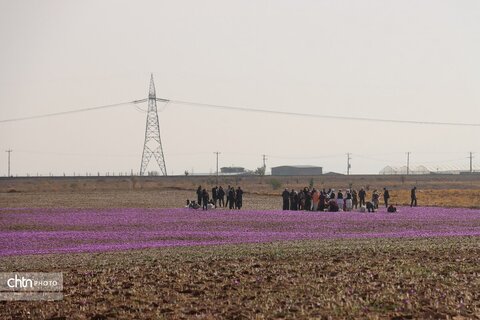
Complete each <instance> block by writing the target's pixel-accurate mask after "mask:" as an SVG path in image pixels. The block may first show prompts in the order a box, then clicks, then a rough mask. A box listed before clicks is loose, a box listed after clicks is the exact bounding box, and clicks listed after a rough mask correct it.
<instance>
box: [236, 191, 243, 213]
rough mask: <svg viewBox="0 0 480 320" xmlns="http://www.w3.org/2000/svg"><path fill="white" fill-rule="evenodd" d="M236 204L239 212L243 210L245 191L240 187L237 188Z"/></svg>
mask: <svg viewBox="0 0 480 320" xmlns="http://www.w3.org/2000/svg"><path fill="white" fill-rule="evenodd" d="M235 200H236V201H235V203H236V207H237V209H238V210H240V209H242V205H243V190H242V188H240V187H238V188H237V196H236V199H235Z"/></svg>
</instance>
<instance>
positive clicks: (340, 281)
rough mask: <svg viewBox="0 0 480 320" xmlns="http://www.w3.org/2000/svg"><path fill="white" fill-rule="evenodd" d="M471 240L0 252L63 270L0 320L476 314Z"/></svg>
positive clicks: (475, 258)
mask: <svg viewBox="0 0 480 320" xmlns="http://www.w3.org/2000/svg"><path fill="white" fill-rule="evenodd" d="M479 257H480V246H479V242H478V239H477V238H469V237H463V238H455V237H450V238H435V239H376V240H336V241H330V240H329V241H304V242H282V243H271V244H255V245H227V246H218V247H217V246H215V247H195V248H170V249H167V248H164V249H161V250H156V249H150V250H133V251H125V252H114V253H99V254H69V255H42V256H21V257H9V258H3V259H0V262H1V263H0V271H11V270H17V271H22V270H25V271H27V270H28V271H31V270H35V271H45V272H53V271H59V272H63V273H64V279H65V280H64V281H65V283H64V285H65V289H64V295H65V296H64V300H63V301H60V302H43V303H39V302H0V318H1V319H52V320H53V319H57V320H58V319H133V318H138V319H164V318H166V319H191V318H196V319H198V318H200V319H281V318H286V319H307V318H308V319H311V318H317V319H337V318H341V319H345V318H350V319H353V318H369V319H378V318H381V319H412V318H415V319H478V318H480V277H479V274H480V258H479Z"/></svg>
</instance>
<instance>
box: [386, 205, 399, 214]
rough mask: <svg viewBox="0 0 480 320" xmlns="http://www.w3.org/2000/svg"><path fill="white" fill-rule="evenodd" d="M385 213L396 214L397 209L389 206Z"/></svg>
mask: <svg viewBox="0 0 480 320" xmlns="http://www.w3.org/2000/svg"><path fill="white" fill-rule="evenodd" d="M387 212H391V213H393V212H397V208H395V207H394V206H393V204H391V205H389V206H388V208H387Z"/></svg>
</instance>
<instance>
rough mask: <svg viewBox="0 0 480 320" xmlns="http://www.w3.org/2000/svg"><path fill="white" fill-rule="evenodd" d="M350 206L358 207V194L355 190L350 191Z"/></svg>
mask: <svg viewBox="0 0 480 320" xmlns="http://www.w3.org/2000/svg"><path fill="white" fill-rule="evenodd" d="M352 207H353V208H355V209H357V208H358V195H357V190H353V191H352Z"/></svg>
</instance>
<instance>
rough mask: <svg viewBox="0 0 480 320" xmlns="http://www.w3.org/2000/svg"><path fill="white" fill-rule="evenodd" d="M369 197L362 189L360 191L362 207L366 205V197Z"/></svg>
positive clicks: (359, 196)
mask: <svg viewBox="0 0 480 320" xmlns="http://www.w3.org/2000/svg"><path fill="white" fill-rule="evenodd" d="M366 196H367V193H366V192H365V190H364V189H363V188H362V189H360V191H358V198H359V199H360V203H359V205H360V207H361V206H364V205H365V197H366Z"/></svg>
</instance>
